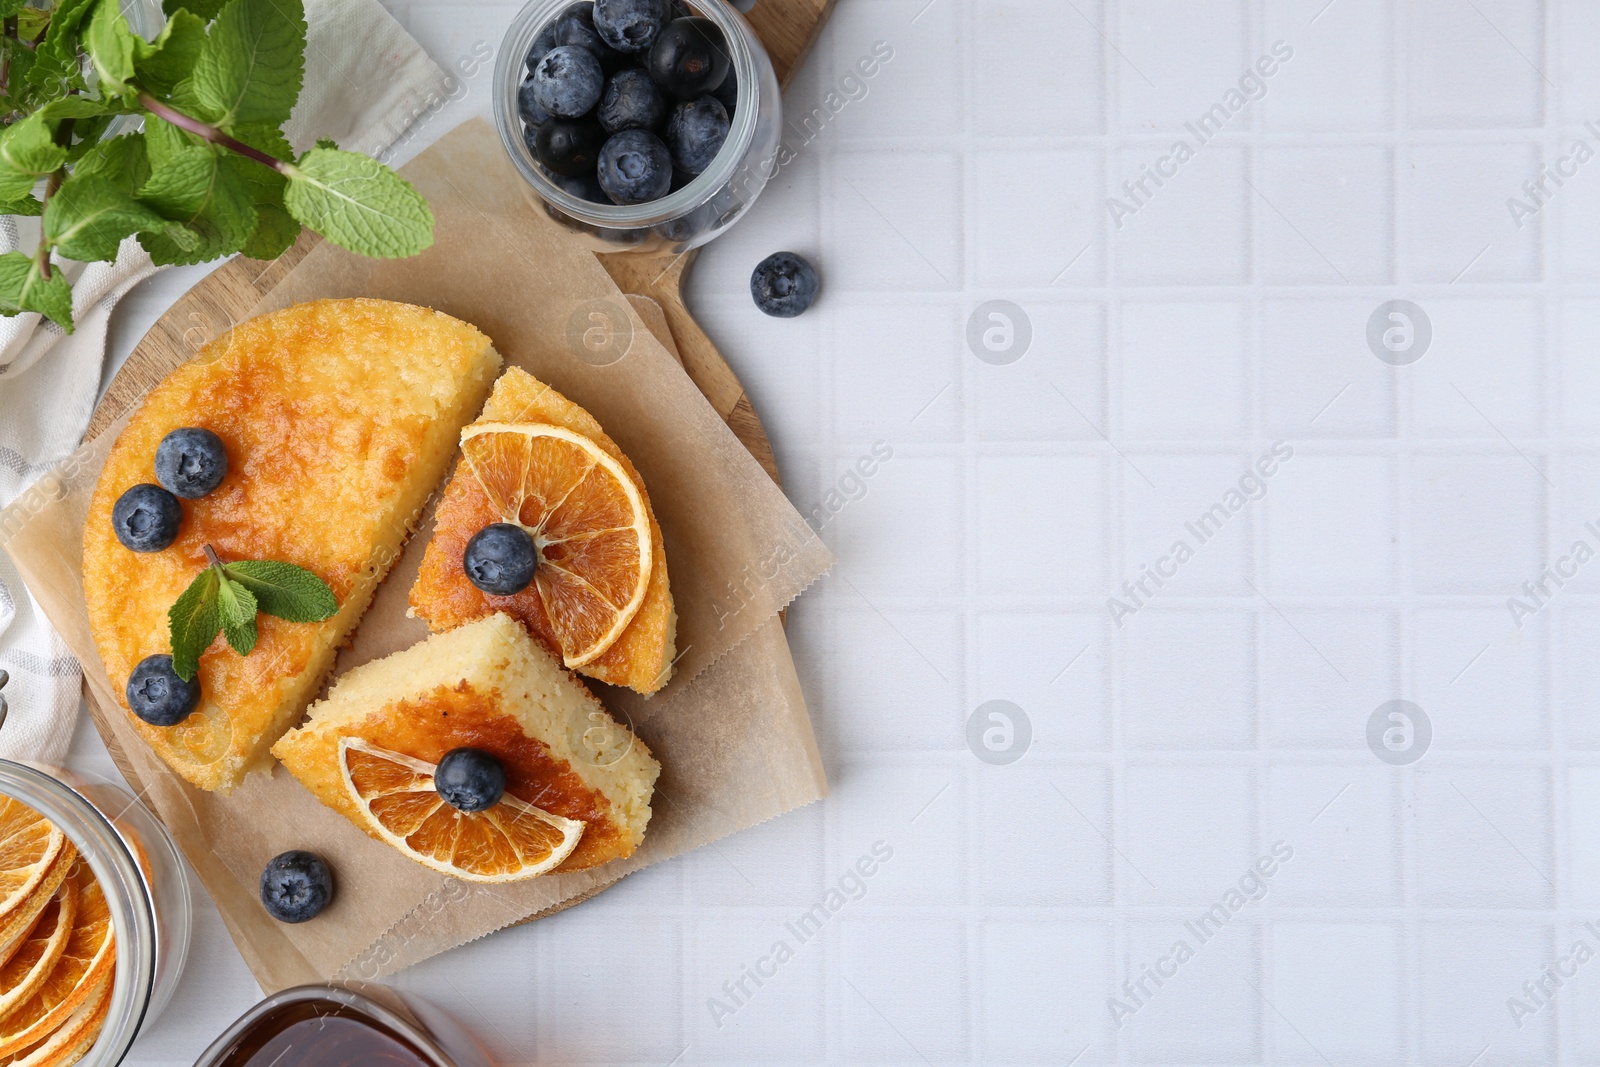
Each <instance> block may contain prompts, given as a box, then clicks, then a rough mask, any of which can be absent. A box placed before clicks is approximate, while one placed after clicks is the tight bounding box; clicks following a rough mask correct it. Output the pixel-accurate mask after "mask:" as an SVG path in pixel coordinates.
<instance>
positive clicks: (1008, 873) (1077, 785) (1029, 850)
mask: <svg viewBox="0 0 1600 1067" xmlns="http://www.w3.org/2000/svg"><path fill="white" fill-rule="evenodd" d="M972 805H973V812H974V815H975V825H976V826H978V827H980V828H981V829H980V830H979V831H978V833H977V834H976V835H975V837H976V841H975V842H974V844H975V845H976V846H977V855H978V863H977V865H976V869H977V872H978V877H977V883H978V884H977V886H976V888H977V890H978V893H979V894H980V898H981V900H982V901H983V903H984V904H986V905H990V906H1000V907H1050V906H1077V907H1094V906H1103V905H1108V904H1110V903H1111V891H1112V890H1111V879H1112V874H1111V866H1112V862H1113V860H1112V853H1111V847H1110V845H1109V844H1107V842H1106V838H1105V837H1104V836H1103V835H1104V832H1105V828H1106V827H1108V826H1109V825H1110V822H1111V782H1110V777H1109V775H1108V774H1107V772H1106V770H1105V768H1103V767H1094V766H1083V765H1073V764H1058V763H1048V764H1046V763H1040V762H1039V761H1038V760H1027V759H1024V760H1023V761H1022V762H1020V763H1017V764H1014V765H1012V766H1007V767H985V768H983V769H982V770H981V771H980V772H979V773H978V775H977V776H976V777H975V778H974V779H973V781H972ZM1023 811H1031V812H1038V813H1040V814H1041V815H1044V816H1045V817H1046V819H1047V821H1048V822H1049V823H1050V824H1051V831H1050V833H1049V834H1046V835H1042V836H1041V835H1040V833H1039V828H1038V826H1037V825H1034V824H1031V821H1030V820H1027V819H1018V818H1016V815H1017V813H1018V812H1023Z"/></svg>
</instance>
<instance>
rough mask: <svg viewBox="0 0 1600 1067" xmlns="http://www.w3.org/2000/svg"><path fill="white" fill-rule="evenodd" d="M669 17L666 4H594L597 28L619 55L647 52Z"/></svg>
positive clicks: (600, 0) (602, 0) (661, 0)
mask: <svg viewBox="0 0 1600 1067" xmlns="http://www.w3.org/2000/svg"><path fill="white" fill-rule="evenodd" d="M667 15H668V10H667V0H595V3H594V28H595V30H596V31H598V32H599V34H600V39H601V40H602V41H604V42H605V43H606V44H608V45H610V46H611V47H612V48H615V49H616V50H617V51H619V52H648V51H650V46H651V45H653V44H655V43H656V38H657V37H658V36H660V34H661V31H662V29H663V28H664V27H665V26H666V24H667Z"/></svg>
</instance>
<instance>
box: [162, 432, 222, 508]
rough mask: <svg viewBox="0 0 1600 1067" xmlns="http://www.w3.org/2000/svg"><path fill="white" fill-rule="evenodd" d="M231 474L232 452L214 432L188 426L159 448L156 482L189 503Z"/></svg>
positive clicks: (167, 437) (167, 439) (168, 436)
mask: <svg viewBox="0 0 1600 1067" xmlns="http://www.w3.org/2000/svg"><path fill="white" fill-rule="evenodd" d="M227 474H228V450H227V448H225V447H224V446H223V444H222V438H220V437H218V436H217V435H216V434H214V433H212V432H211V431H210V430H201V429H197V428H195V427H192V426H186V427H184V428H183V429H181V430H173V431H172V432H171V433H169V434H167V436H165V437H163V438H162V439H161V444H159V445H157V446H156V481H158V482H160V483H161V486H162V488H164V489H166V490H167V491H168V492H170V493H172V494H173V495H175V496H181V497H183V498H184V499H185V500H198V499H199V498H200V497H203V496H205V495H206V494H207V493H210V492H211V491H212V490H214V489H216V487H217V486H219V485H221V484H222V479H223V478H225V477H227Z"/></svg>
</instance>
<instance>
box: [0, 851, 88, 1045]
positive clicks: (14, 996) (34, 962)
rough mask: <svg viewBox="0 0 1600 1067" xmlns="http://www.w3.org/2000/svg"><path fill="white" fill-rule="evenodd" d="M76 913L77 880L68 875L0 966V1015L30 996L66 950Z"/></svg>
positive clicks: (36, 990)
mask: <svg viewBox="0 0 1600 1067" xmlns="http://www.w3.org/2000/svg"><path fill="white" fill-rule="evenodd" d="M77 916H78V881H77V879H75V878H68V879H67V880H66V881H64V882H62V883H61V888H59V889H57V890H56V892H55V896H53V897H51V898H50V903H49V904H48V905H46V907H45V909H44V912H43V913H42V914H40V916H39V921H38V922H37V923H35V924H34V927H33V932H32V933H30V934H29V935H28V937H27V939H26V940H25V941H23V943H22V945H21V946H20V947H19V948H18V949H17V951H16V954H15V955H13V956H12V957H11V958H10V959H9V960H7V961H6V964H5V966H4V967H0V1018H3V1017H4V1016H5V1015H6V1014H7V1013H8V1012H10V1011H11V1009H13V1008H15V1007H17V1006H18V1005H20V1004H21V1003H22V1002H23V1001H25V1000H27V999H28V998H29V997H31V996H33V995H34V994H35V993H37V992H38V991H39V988H40V987H41V986H43V985H44V982H45V979H47V978H49V977H50V972H51V971H53V970H55V966H56V963H57V962H58V961H59V960H60V959H61V955H62V953H63V952H65V951H66V948H67V939H68V937H70V936H71V934H72V928H73V924H74V922H75V920H76V919H77Z"/></svg>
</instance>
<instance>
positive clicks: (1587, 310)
mask: <svg viewBox="0 0 1600 1067" xmlns="http://www.w3.org/2000/svg"><path fill="white" fill-rule="evenodd" d="M1560 331H1561V340H1560V344H1559V346H1558V348H1557V352H1558V353H1559V357H1558V362H1557V364H1556V366H1557V367H1559V369H1560V375H1561V390H1560V396H1561V400H1560V403H1561V420H1562V421H1561V425H1562V427H1563V428H1564V429H1565V430H1566V431H1567V432H1568V433H1573V434H1583V435H1584V436H1586V437H1600V360H1592V359H1587V358H1585V355H1584V354H1585V353H1587V352H1591V351H1593V350H1594V344H1595V340H1596V338H1600V300H1595V299H1593V298H1582V297H1575V298H1572V299H1568V300H1564V301H1562V302H1561V312H1560Z"/></svg>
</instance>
